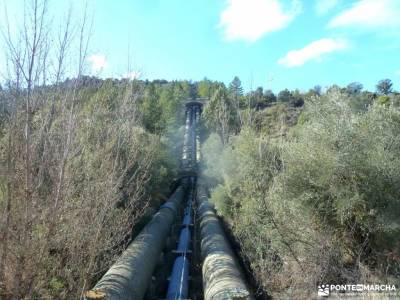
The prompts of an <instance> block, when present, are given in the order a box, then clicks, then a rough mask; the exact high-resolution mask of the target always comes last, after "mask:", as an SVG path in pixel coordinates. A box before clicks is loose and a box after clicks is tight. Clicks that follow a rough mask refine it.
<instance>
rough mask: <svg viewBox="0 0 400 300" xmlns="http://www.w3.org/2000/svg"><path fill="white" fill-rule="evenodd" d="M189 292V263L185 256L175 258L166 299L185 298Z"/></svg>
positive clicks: (179, 299)
mask: <svg viewBox="0 0 400 300" xmlns="http://www.w3.org/2000/svg"><path fill="white" fill-rule="evenodd" d="M188 294H189V263H188V260H187V258H186V256H179V257H177V258H176V259H175V262H174V267H173V268H172V274H171V279H170V283H169V286H168V292H167V300H182V299H187V298H188Z"/></svg>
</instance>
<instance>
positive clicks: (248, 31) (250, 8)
mask: <svg viewBox="0 0 400 300" xmlns="http://www.w3.org/2000/svg"><path fill="white" fill-rule="evenodd" d="M300 12H301V3H300V1H299V0H292V1H291V7H290V9H288V10H286V11H285V10H284V8H283V6H282V4H281V2H280V1H279V0H228V6H227V7H226V9H225V10H224V11H222V13H221V15H220V22H219V26H220V27H222V28H223V29H224V37H225V38H226V39H227V40H231V41H232V40H245V41H250V42H254V41H256V40H258V39H259V38H261V37H262V36H263V35H265V34H267V33H270V32H273V31H277V30H280V29H282V28H285V27H286V26H288V25H289V24H290V22H292V21H293V19H294V18H295V17H296V16H297V15H298V14H299V13H300Z"/></svg>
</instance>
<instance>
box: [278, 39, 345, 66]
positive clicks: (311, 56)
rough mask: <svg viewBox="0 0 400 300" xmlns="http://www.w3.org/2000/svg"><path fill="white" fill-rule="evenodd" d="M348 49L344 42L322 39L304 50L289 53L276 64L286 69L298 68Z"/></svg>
mask: <svg viewBox="0 0 400 300" xmlns="http://www.w3.org/2000/svg"><path fill="white" fill-rule="evenodd" d="M346 48H348V43H347V41H346V40H341V39H330V38H324V39H320V40H317V41H314V42H312V43H310V44H308V45H307V46H305V47H304V48H301V49H297V50H292V51H289V52H288V53H287V54H286V55H285V56H284V57H282V58H281V59H279V60H278V64H280V65H283V66H285V67H288V68H292V67H299V66H302V65H304V64H305V63H306V62H308V61H311V60H320V59H321V56H322V55H323V54H327V53H330V52H334V51H339V50H343V49H346Z"/></svg>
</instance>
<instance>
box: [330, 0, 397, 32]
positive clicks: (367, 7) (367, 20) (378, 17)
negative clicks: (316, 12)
mask: <svg viewBox="0 0 400 300" xmlns="http://www.w3.org/2000/svg"><path fill="white" fill-rule="evenodd" d="M328 26H329V27H331V28H335V27H346V26H354V27H361V28H367V29H374V28H388V27H389V28H390V27H397V28H398V29H399V30H400V1H399V0H359V1H357V2H356V3H354V4H353V5H352V6H351V7H350V8H349V9H347V10H345V11H343V12H342V13H340V14H339V15H337V16H336V17H334V18H333V19H332V20H331V21H330V22H329V25H328Z"/></svg>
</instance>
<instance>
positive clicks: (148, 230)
mask: <svg viewBox="0 0 400 300" xmlns="http://www.w3.org/2000/svg"><path fill="white" fill-rule="evenodd" d="M184 190H185V185H181V186H180V187H178V188H177V189H176V190H175V192H174V193H173V194H172V196H171V197H170V198H169V199H168V201H167V202H166V203H165V204H164V205H162V206H161V208H160V210H159V211H158V212H157V213H156V214H155V215H154V216H153V218H152V220H151V221H150V222H149V223H148V224H147V225H146V226H145V228H144V229H143V230H142V231H141V232H140V234H139V235H138V236H137V237H136V239H135V240H134V241H133V242H132V243H131V244H130V245H129V246H128V248H127V249H126V250H125V251H124V252H123V254H122V255H121V257H120V258H119V259H118V260H117V262H116V263H115V264H114V265H112V266H111V268H110V269H109V270H108V271H107V273H106V274H104V276H103V277H102V278H101V279H100V281H99V282H97V284H96V285H95V286H94V288H93V289H92V290H90V291H88V292H86V295H85V296H86V299H88V300H89V299H90V300H92V299H107V300H117V299H118V300H140V299H142V298H143V297H144V295H145V292H146V289H147V287H148V285H149V283H150V280H151V275H152V274H153V272H154V268H155V266H156V263H157V261H158V259H159V257H160V254H161V251H162V249H163V247H164V243H165V241H166V238H167V236H168V234H169V233H170V229H171V226H172V223H173V222H174V219H175V217H176V215H177V213H178V209H179V207H180V206H181V203H182V199H183V196H184V193H185V191H184Z"/></svg>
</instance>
